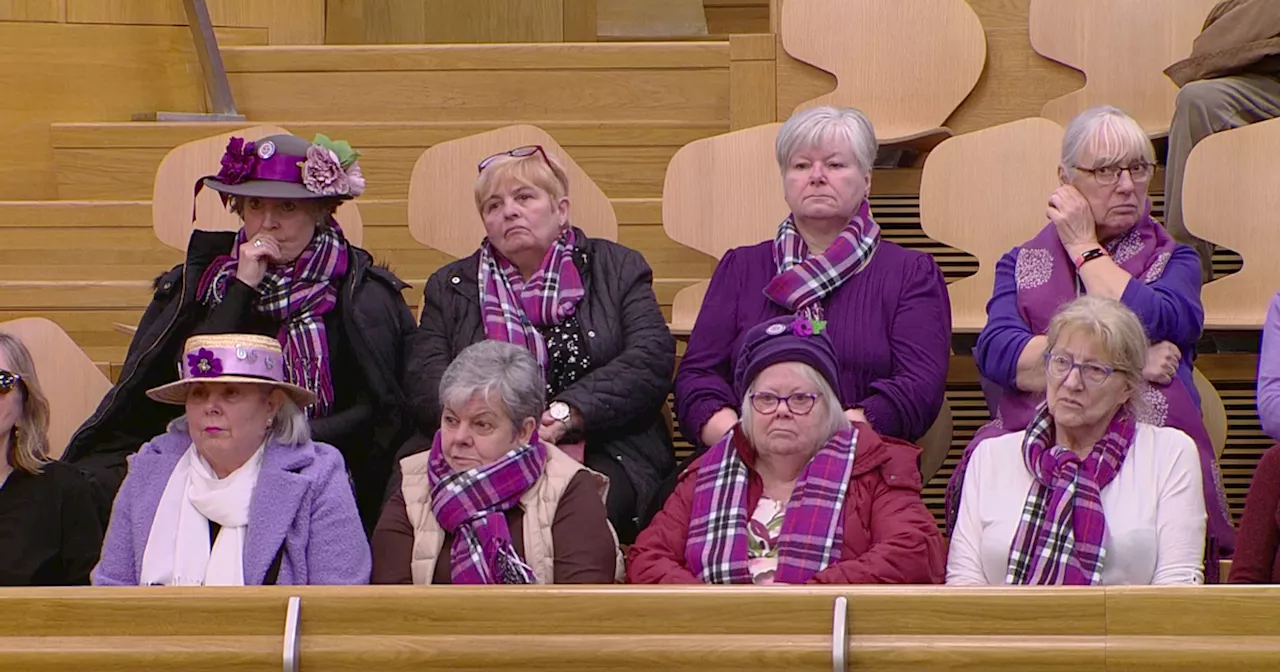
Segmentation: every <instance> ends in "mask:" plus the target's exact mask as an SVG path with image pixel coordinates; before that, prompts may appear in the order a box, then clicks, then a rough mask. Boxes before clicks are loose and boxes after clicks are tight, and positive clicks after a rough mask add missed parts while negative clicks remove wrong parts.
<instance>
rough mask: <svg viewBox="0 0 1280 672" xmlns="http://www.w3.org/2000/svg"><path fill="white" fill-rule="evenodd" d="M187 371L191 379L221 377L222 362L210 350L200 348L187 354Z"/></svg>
mask: <svg viewBox="0 0 1280 672" xmlns="http://www.w3.org/2000/svg"><path fill="white" fill-rule="evenodd" d="M187 369H188V371H189V372H190V375H191V377H192V378H212V377H214V376H221V375H222V360H221V359H218V356H217V355H215V354H213V351H212V350H208V349H205V348H200V349H199V350H197V351H195V352H192V353H189V354H187Z"/></svg>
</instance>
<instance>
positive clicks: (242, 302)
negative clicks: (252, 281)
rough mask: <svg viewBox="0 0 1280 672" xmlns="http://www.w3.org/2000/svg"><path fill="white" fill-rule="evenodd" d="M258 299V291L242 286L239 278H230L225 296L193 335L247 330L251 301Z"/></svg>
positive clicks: (251, 308)
mask: <svg viewBox="0 0 1280 672" xmlns="http://www.w3.org/2000/svg"><path fill="white" fill-rule="evenodd" d="M257 297H258V290H256V289H254V288H253V287H250V286H249V285H246V284H244V283H243V282H241V281H240V279H239V278H232V279H231V281H230V282H228V283H227V294H226V296H224V297H223V298H222V303H219V304H218V305H217V306H215V307H214V309H213V310H211V311H209V315H208V316H207V317H205V318H204V321H202V322H201V323H200V324H199V325H197V326H196V330H195V331H194V332H192V333H193V334H234V333H238V332H242V331H246V330H247V326H246V319H247V318H248V317H249V315H250V314H251V313H250V311H251V310H253V301H254V299H256V298H257Z"/></svg>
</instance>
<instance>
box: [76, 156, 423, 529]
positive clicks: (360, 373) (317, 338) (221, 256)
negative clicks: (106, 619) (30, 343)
mask: <svg viewBox="0 0 1280 672" xmlns="http://www.w3.org/2000/svg"><path fill="white" fill-rule="evenodd" d="M358 156H359V155H358V154H357V153H356V152H354V151H353V150H351V148H350V146H349V145H347V144H346V143H334V142H332V141H330V140H329V139H328V138H325V137H324V136H317V137H316V141H315V142H307V141H306V140H303V139H302V138H298V137H295V136H292V135H274V136H270V137H267V138H264V139H262V140H260V141H258V142H257V143H253V142H245V141H243V140H242V139H240V138H232V139H231V142H230V143H229V144H228V145H227V151H226V154H225V155H224V156H223V159H222V171H221V172H219V173H218V175H217V176H216V177H207V178H202V180H201V181H200V182H199V183H198V186H197V191H199V188H200V187H203V186H208V187H210V188H213V189H216V190H217V191H219V192H221V194H222V196H223V199H224V201H228V202H229V203H230V206H231V208H232V210H233V211H234V212H236V213H237V214H239V215H240V218H241V220H242V221H243V222H244V225H243V226H242V227H241V229H240V231H239V232H237V233H231V232H216V233H215V232H207V231H195V232H193V233H192V236H191V241H190V243H189V245H188V247H187V259H186V263H184V264H182V265H181V266H178V267H175V268H174V269H172V270H170V271H169V272H168V273H166V274H164V275H163V276H161V277H160V278H159V279H158V280H157V281H156V291H155V296H154V297H153V298H152V301H151V305H150V306H148V307H147V311H146V313H145V314H144V315H143V317H142V321H141V323H140V324H139V325H138V331H137V333H136V334H135V335H134V339H133V342H132V343H131V344H130V345H129V354H128V356H127V358H126V359H125V365H124V371H123V372H122V374H121V376H120V382H119V383H118V384H117V385H116V386H115V387H114V388H112V390H111V391H110V392H109V393H108V394H107V396H106V398H105V399H103V401H102V403H101V404H100V405H99V406H98V410H97V411H96V412H95V413H94V414H93V416H92V417H90V418H89V420H88V421H87V422H85V424H84V425H83V426H81V427H80V429H79V430H78V431H77V432H76V434H75V436H73V437H72V439H71V443H70V444H69V445H68V447H67V450H66V453H65V455H64V457H63V459H64V460H67V461H70V462H72V463H75V464H77V465H79V466H81V467H82V468H84V469H86V470H87V471H89V472H90V473H91V474H93V475H94V477H95V478H96V479H97V481H98V482H99V484H100V485H102V486H103V489H104V491H105V492H104V493H103V494H105V496H106V497H107V501H109V500H110V498H113V497H114V494H115V491H116V490H117V489H118V488H119V487H120V482H121V480H123V478H124V474H125V470H126V464H125V457H126V456H127V455H129V454H131V453H133V452H134V451H136V450H137V449H138V447H139V446H141V445H142V443H143V442H145V441H147V440H148V439H150V438H151V437H152V436H155V435H157V434H161V433H163V432H164V429H165V426H166V424H167V423H168V422H169V421H170V420H172V419H173V418H174V416H175V415H176V414H177V413H176V410H175V407H173V406H168V405H164V404H159V403H157V402H154V401H152V400H150V399H148V398H147V397H146V395H145V394H144V392H145V391H146V390H148V389H151V388H153V387H156V386H158V385H162V384H164V383H167V382H171V381H173V380H175V379H176V377H177V371H178V365H179V362H178V358H179V356H180V354H181V349H182V344H183V342H184V341H185V340H186V339H187V337H188V336H190V335H192V334H199V333H232V332H238V333H256V334H263V335H267V336H272V337H275V338H277V339H279V341H280V344H281V347H282V348H283V350H284V352H285V354H286V357H285V360H286V372H285V373H286V377H287V379H288V381H289V382H291V383H294V384H297V385H300V386H302V387H305V388H307V389H308V390H310V391H312V392H314V393H315V394H316V396H317V401H316V403H315V404H313V405H311V406H310V407H308V409H307V413H308V416H309V417H310V418H311V431H312V434H313V435H314V437H315V439H316V441H319V442H323V443H328V444H331V445H333V446H335V447H337V448H338V449H339V450H340V451H341V452H342V454H343V457H344V458H345V460H346V463H347V469H348V471H349V472H350V473H351V477H352V480H353V482H354V484H355V490H356V501H357V504H358V505H359V507H360V515H361V518H362V519H363V520H364V522H365V526H366V528H367V529H372V526H373V524H374V523H375V522H376V521H377V518H378V513H379V508H380V507H381V504H382V495H383V493H384V492H385V489H386V483H387V479H388V477H389V476H390V473H391V466H392V464H393V456H394V452H395V449H396V448H397V447H399V446H400V445H401V444H402V443H403V442H404V441H405V440H406V438H407V437H408V436H409V435H410V434H411V432H412V429H411V427H412V423H411V422H409V420H408V419H407V418H406V417H405V415H404V407H405V399H404V393H403V391H402V390H401V388H400V384H399V379H400V376H399V374H400V371H401V370H402V369H403V355H402V348H403V341H404V338H405V337H406V336H407V335H408V334H410V333H412V331H413V316H412V314H411V313H410V312H409V308H408V306H407V305H406V304H405V302H404V299H403V297H402V296H401V294H400V291H401V290H402V289H404V288H406V287H407V286H408V285H406V284H405V283H403V282H402V281H400V280H399V279H398V278H396V276H395V275H393V274H392V273H391V272H390V271H388V270H386V269H384V268H380V267H377V266H375V265H374V264H373V259H372V257H371V256H370V255H369V253H368V252H366V251H364V250H362V249H360V248H358V247H355V246H353V245H351V244H350V243H348V242H347V240H346V238H345V237H343V235H342V229H341V228H339V226H338V223H337V222H336V221H335V220H334V219H333V212H334V210H335V209H336V208H337V206H338V204H339V203H340V202H341V201H342V200H344V199H348V198H355V197H356V196H359V195H360V193H361V192H363V191H364V186H365V184H364V177H363V175H362V174H361V172H360V167H359V164H357V163H356V159H357V158H358ZM178 410H180V409H178Z"/></svg>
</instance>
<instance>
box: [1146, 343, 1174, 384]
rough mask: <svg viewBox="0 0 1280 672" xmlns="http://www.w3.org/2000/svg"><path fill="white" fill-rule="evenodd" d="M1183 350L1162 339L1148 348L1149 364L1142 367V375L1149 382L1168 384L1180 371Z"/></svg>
mask: <svg viewBox="0 0 1280 672" xmlns="http://www.w3.org/2000/svg"><path fill="white" fill-rule="evenodd" d="M1181 360H1182V351H1180V350H1178V346H1176V345H1174V344H1172V343H1170V342H1169V341H1160V342H1159V343H1156V344H1155V345H1152V346H1151V347H1150V348H1147V365H1146V366H1144V367H1142V377H1143V379H1145V380H1146V381H1147V382H1149V383H1155V384H1157V385H1168V384H1169V383H1170V382H1172V381H1173V377H1174V376H1175V375H1176V374H1177V373H1178V362H1180V361H1181Z"/></svg>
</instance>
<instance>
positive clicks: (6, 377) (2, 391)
mask: <svg viewBox="0 0 1280 672" xmlns="http://www.w3.org/2000/svg"><path fill="white" fill-rule="evenodd" d="M20 382H22V376H19V375H18V374H16V373H9V372H8V371H0V396H3V395H6V394H9V393H10V392H12V391H13V389H14V388H16V387H17V386H18V383H20Z"/></svg>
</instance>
